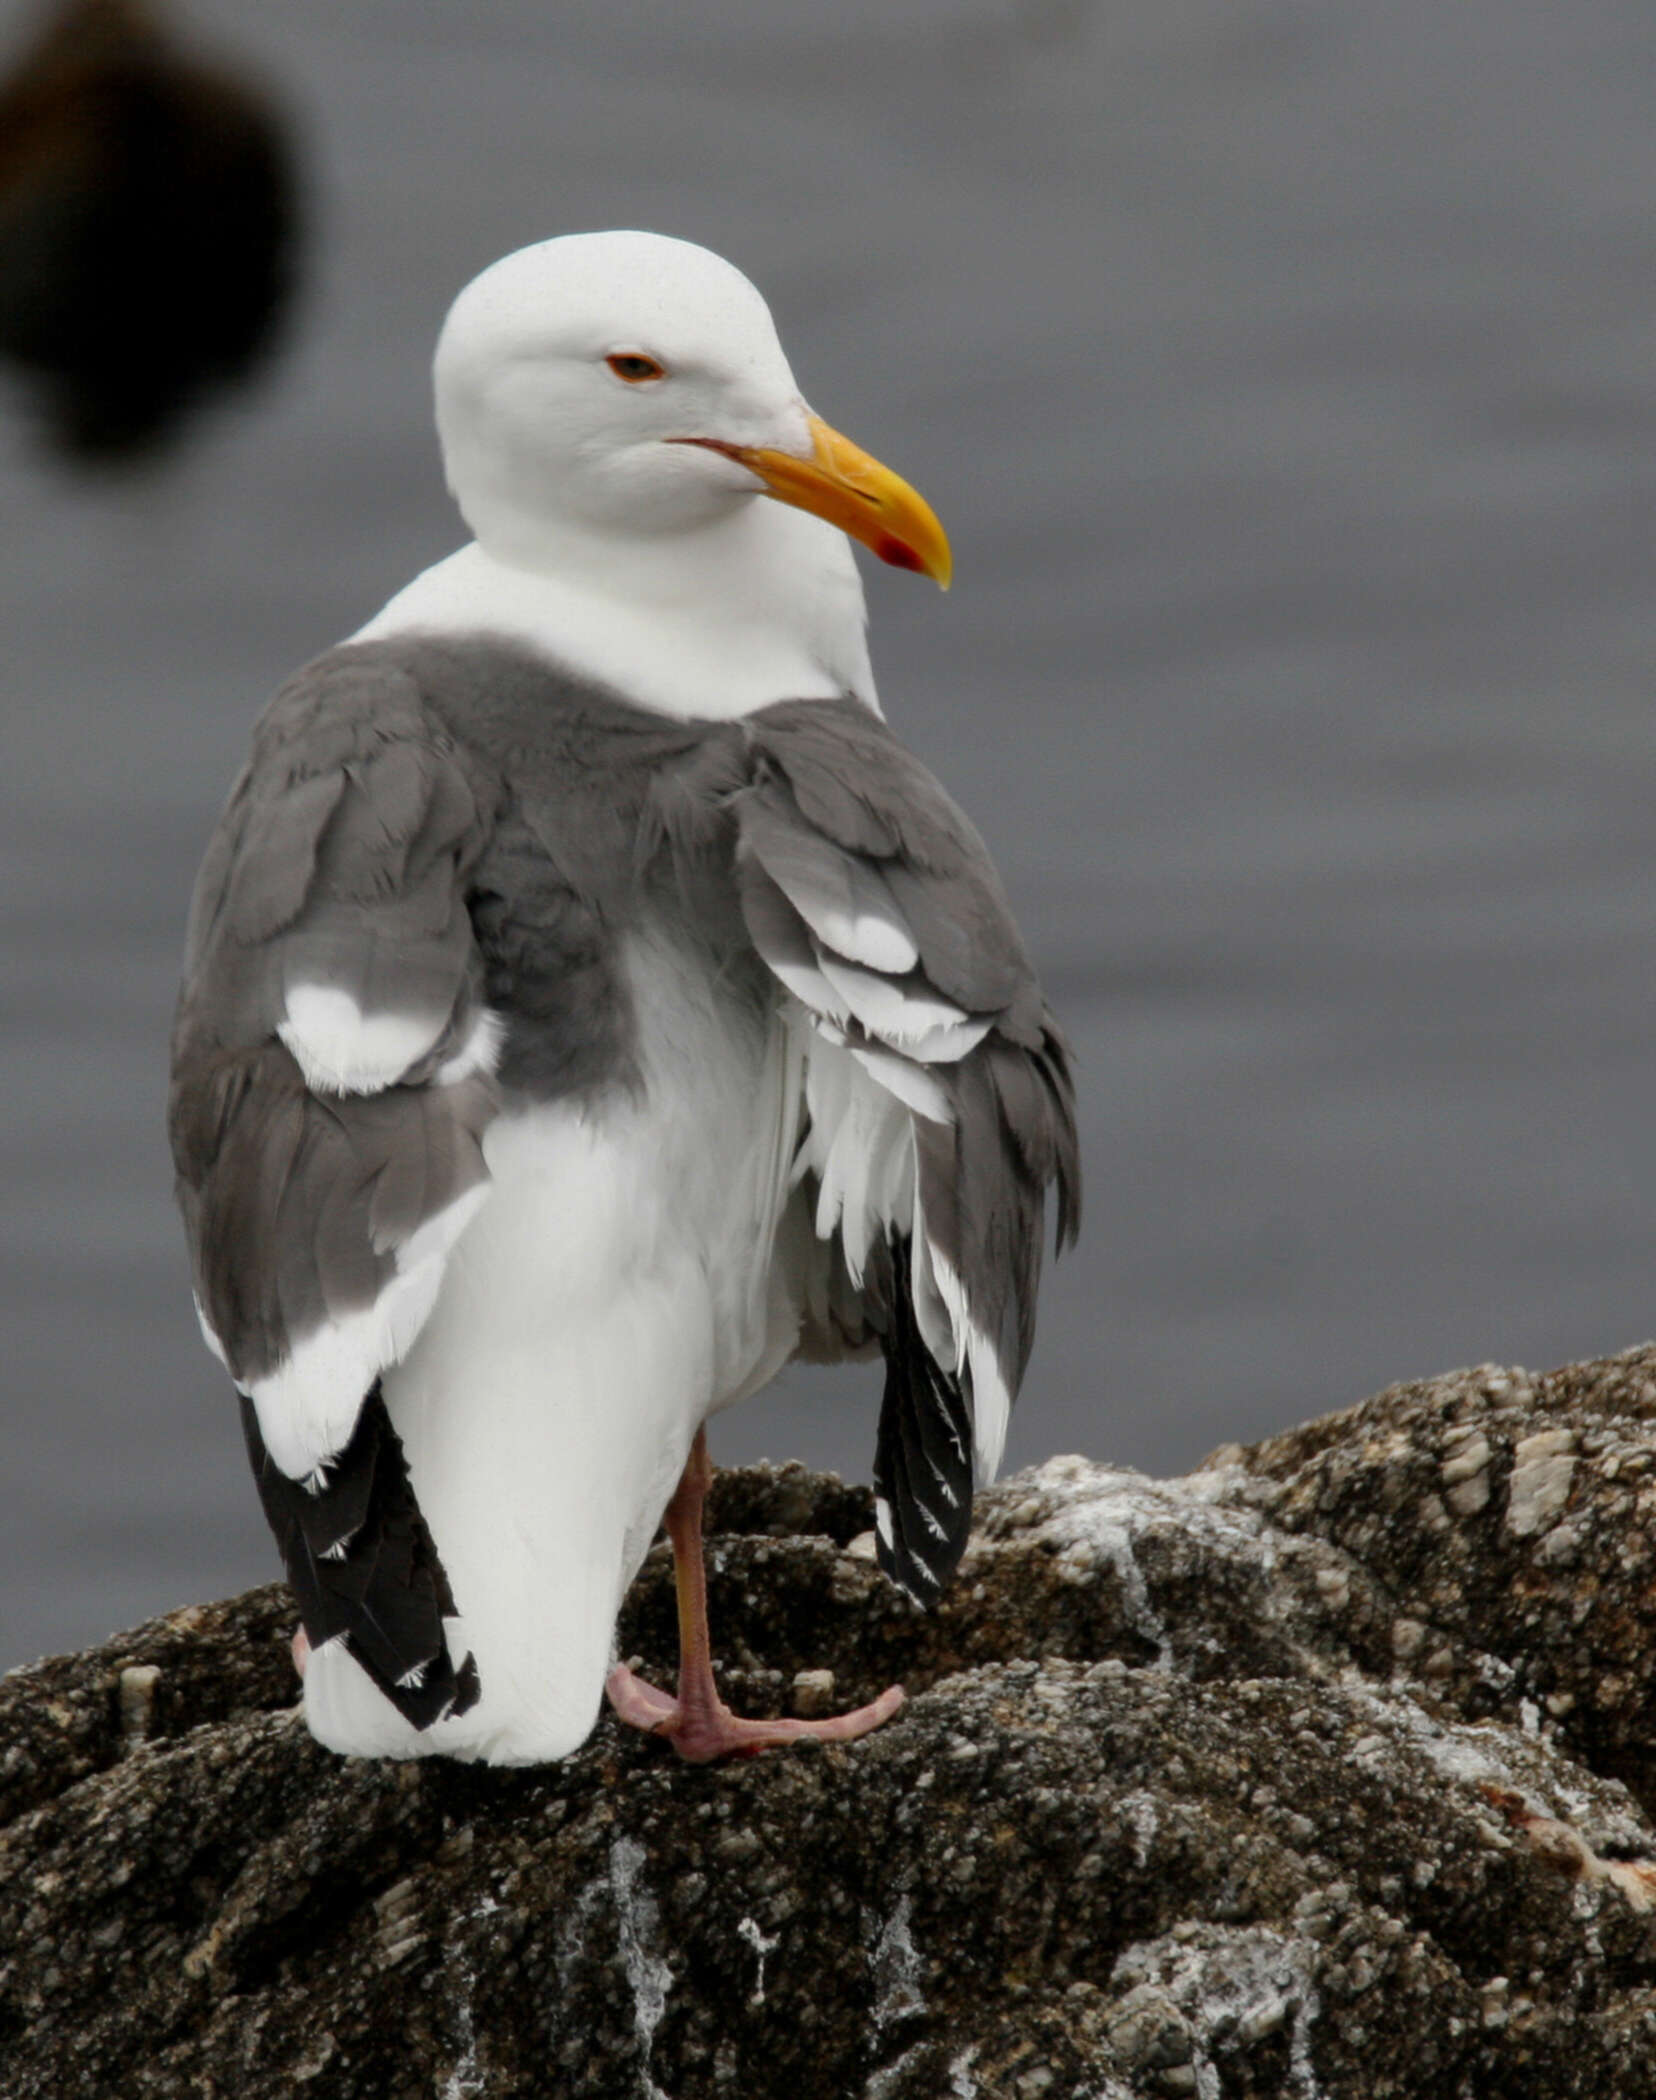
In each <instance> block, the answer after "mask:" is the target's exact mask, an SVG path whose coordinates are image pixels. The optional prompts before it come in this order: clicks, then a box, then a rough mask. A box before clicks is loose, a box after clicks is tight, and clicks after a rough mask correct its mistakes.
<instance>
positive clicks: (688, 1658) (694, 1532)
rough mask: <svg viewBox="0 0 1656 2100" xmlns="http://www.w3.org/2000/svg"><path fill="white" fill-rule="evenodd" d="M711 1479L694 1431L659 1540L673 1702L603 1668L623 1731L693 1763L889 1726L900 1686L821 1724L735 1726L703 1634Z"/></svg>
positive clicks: (623, 1672) (848, 1737)
mask: <svg viewBox="0 0 1656 2100" xmlns="http://www.w3.org/2000/svg"><path fill="white" fill-rule="evenodd" d="M712 1478H713V1466H712V1462H711V1461H710V1460H709V1458H708V1456H707V1436H706V1432H705V1431H703V1430H700V1429H698V1430H697V1431H696V1441H695V1442H694V1443H693V1444H692V1445H691V1446H690V1456H689V1458H688V1459H687V1460H686V1461H685V1467H684V1475H683V1478H682V1479H681V1480H680V1481H679V1484H678V1486H677V1487H676V1488H675V1489H674V1490H673V1499H672V1501H671V1502H669V1503H668V1505H667V1519H666V1522H667V1537H668V1539H669V1540H670V1542H671V1544H672V1548H673V1581H674V1585H675V1587H676V1589H677V1591H678V1616H679V1681H678V1697H677V1698H676V1699H672V1698H669V1697H668V1695H667V1694H666V1693H665V1692H662V1691H658V1690H657V1689H656V1687H655V1686H654V1685H653V1684H646V1683H645V1682H644V1680H643V1679H642V1678H641V1677H635V1676H634V1675H633V1673H632V1671H631V1670H629V1669H628V1668H627V1667H626V1665H625V1664H624V1663H618V1664H617V1665H616V1667H615V1668H614V1669H613V1670H611V1672H610V1674H609V1680H608V1682H607V1683H606V1685H605V1687H604V1689H605V1691H606V1692H607V1693H608V1694H609V1702H610V1704H611V1706H613V1707H614V1708H615V1711H616V1712H617V1713H618V1714H619V1715H620V1717H621V1719H622V1720H623V1721H625V1722H627V1723H628V1725H629V1726H630V1727H633V1728H642V1729H644V1730H645V1731H646V1733H648V1734H652V1735H664V1736H666V1737H667V1738H668V1740H669V1741H670V1742H671V1743H672V1745H673V1748H674V1749H675V1750H676V1751H677V1752H678V1754H679V1756H680V1757H682V1758H684V1759H685V1760H686V1761H687V1762H688V1763H690V1764H693V1765H705V1764H711V1763H713V1762H714V1760H715V1759H717V1758H721V1757H753V1756H756V1755H757V1754H758V1753H759V1752H760V1751H761V1750H768V1749H770V1748H772V1747H773V1746H774V1745H776V1744H779V1743H797V1742H798V1741H799V1740H800V1739H801V1737H803V1736H810V1737H812V1738H813V1739H814V1740H815V1741H817V1742H820V1743H845V1742H850V1741H852V1740H853V1739H854V1738H855V1737H857V1736H859V1735H867V1734H868V1733H869V1731H870V1730H871V1729H875V1728H878V1727H879V1726H880V1725H881V1723H882V1722H885V1721H889V1720H890V1719H891V1717H892V1715H893V1714H894V1713H896V1711H897V1710H898V1708H899V1707H900V1706H901V1705H902V1703H903V1689H902V1686H901V1685H896V1684H894V1685H891V1686H890V1687H888V1689H887V1690H885V1691H883V1692H882V1693H881V1694H880V1696H879V1698H878V1699H876V1700H874V1701H873V1702H872V1704H871V1705H868V1706H859V1707H858V1708H857V1709H856V1710H855V1711H854V1712H852V1713H848V1714H836V1715H833V1716H831V1717H830V1718H829V1719H827V1720H823V1721H743V1720H739V1719H738V1718H737V1716H736V1715H735V1714H733V1713H732V1712H731V1710H730V1708H729V1707H728V1706H726V1705H725V1703H724V1701H723V1700H722V1699H721V1698H720V1697H719V1694H718V1689H717V1687H716V1686H715V1685H714V1682H713V1657H712V1650H711V1647H710V1645H709V1642H708V1636H707V1576H706V1571H705V1570H704V1568H703V1565H702V1543H701V1542H702V1504H703V1503H704V1502H705V1501H706V1499H707V1490H708V1485H709V1483H710V1482H711V1480H712Z"/></svg>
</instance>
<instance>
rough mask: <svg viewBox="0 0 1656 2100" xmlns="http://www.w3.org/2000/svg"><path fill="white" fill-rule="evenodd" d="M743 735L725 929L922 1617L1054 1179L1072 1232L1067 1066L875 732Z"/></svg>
mask: <svg viewBox="0 0 1656 2100" xmlns="http://www.w3.org/2000/svg"><path fill="white" fill-rule="evenodd" d="M750 739H751V743H750V752H751V757H750V772H749V779H748V784H747V785H745V786H744V787H742V788H741V789H740V790H738V791H737V793H736V794H735V795H734V797H733V807H734V812H735V817H736V822H737V831H738V844H737V867H738V878H739V883H740V890H741V899H742V909H743V914H744V917H745V919H746V922H747V927H748V931H749V934H750V935H751V937H752V939H753V942H754V945H755V947H756V948H757V949H758V951H759V954H760V955H761V957H762V958H763V959H764V961H765V962H766V964H767V965H768V966H769V968H770V969H771V970H772V971H773V973H774V974H775V975H776V977H777V978H778V979H779V980H780V981H781V983H782V984H783V985H784V986H785V987H786V988H787V990H788V992H789V993H790V994H791V995H792V1002H793V1011H794V1014H795V1018H796V1022H797V1024H798V1025H799V1027H800V1029H801V1033H802V1036H803V1040H804V1044H805V1092H806V1108H807V1113H808V1119H809V1127H808V1129H807V1131H806V1134H805V1137H804V1140H803V1142H802V1146H801V1154H800V1161H799V1172H800V1173H801V1176H802V1178H805V1179H806V1180H808V1182H809V1183H810V1184H811V1185H812V1187H813V1188H814V1192H815V1197H816V1228H817V1231H818V1234H819V1235H820V1236H821V1237H822V1238H823V1239H825V1240H831V1241H832V1242H833V1243H834V1245H835V1247H836V1249H837V1251H838V1254H839V1256H840V1258H841V1259H842V1261H843V1265H844V1269H845V1271H846V1274H847V1277H848V1279H849V1281H850V1283H851V1285H852V1286H853V1288H854V1289H855V1290H857V1291H859V1292H860V1294H861V1298H862V1302H863V1309H864V1314H865V1317H866V1319H867V1321H868V1323H869V1325H870V1326H871V1327H872V1328H873V1329H874V1330H875V1331H877V1332H878V1333H879V1335H880V1339H881V1346H882V1348H883V1350H884V1353H885V1357H886V1369H887V1375H886V1390H885V1398H884V1402H883V1404H882V1408H881V1416H880V1428H879V1440H878V1449H877V1453H876V1463H875V1487H876V1491H877V1495H878V1498H879V1499H878V1504H877V1508H878V1514H879V1526H880V1551H881V1558H882V1561H883V1563H884V1565H885V1566H886V1567H887V1569H888V1572H890V1573H892V1574H893V1575H894V1576H895V1577H896V1578H897V1579H898V1580H899V1581H901V1582H902V1583H903V1584H904V1586H905V1587H906V1588H908V1589H909V1590H910V1591H911V1593H913V1594H914V1595H915V1596H917V1597H918V1598H920V1600H921V1601H922V1602H929V1601H930V1600H931V1598H932V1597H933V1596H935V1595H936V1593H937V1591H938V1589H939V1588H940V1586H941V1583H942V1581H943V1579H944V1578H945V1577H946V1576H947V1574H948V1573H949V1572H950V1571H951V1570H952V1569H953V1567H954V1565H955V1562H956V1561H957V1560H958V1559H959V1557H960V1553H961V1552H962V1550H963V1549H964V1546H965V1540H966V1533H967V1529H968V1527H969V1524H970V1514H971V1492H972V1486H973V1480H974V1471H975V1474H976V1477H980V1478H992V1477H993V1474H994V1471H995V1468H996V1466H997V1465H998V1464H999V1461H1000V1454H1001V1449H1002V1446H1003V1444H1004V1440H1005V1434H1006V1424H1007V1417H1008V1414H1009V1412H1010V1409H1011V1405H1012V1402H1013V1400H1014V1398H1015V1397H1016V1394H1017V1390H1018V1386H1019V1384H1020V1382H1021V1380H1022V1377H1023V1373H1024V1369H1025V1367H1026V1365H1027V1363H1028V1359H1029V1352H1030V1347H1031V1344H1032V1342H1033V1339H1034V1320H1035V1299H1036V1293H1037V1289H1038V1286H1039V1282H1040V1271H1041V1253H1042V1240H1043V1233H1044V1223H1045V1209H1046V1192H1047V1190H1048V1188H1049V1187H1055V1188H1056V1194H1057V1244H1058V1246H1059V1248H1060V1250H1061V1249H1062V1248H1063V1247H1064V1246H1066V1245H1067V1244H1069V1243H1070V1242H1071V1241H1072V1240H1073V1239H1074V1237H1075V1234H1076V1231H1077V1228H1078V1226H1079V1222H1080V1192H1081V1175H1080V1159H1079V1151H1078V1146H1077V1140H1076V1130H1075V1105H1074V1091H1073V1086H1072V1082H1071V1077H1070V1064H1069V1050H1068V1046H1067V1044H1066V1043H1065V1040H1064V1037H1063V1035H1062V1033H1061V1031H1060V1030H1059V1028H1058V1026H1057V1023H1056V1022H1055V1021H1054V1019H1053V1017H1052V1015H1051V1013H1050V1012H1049V1011H1048V1009H1047V1006H1046V1003H1045V1001H1044V999H1043V998H1042V996H1041V992H1040V987H1039V985H1038V983H1037V981H1036V978H1035V973H1034V971H1033V969H1032V968H1031V966H1030V963H1029V959H1028V957H1027V955H1026V954H1025V952H1024V948H1023V944H1022V942H1021V940H1020V939H1019V936H1018V932H1017V928H1016V926H1015V924H1014V923H1013V919H1012V914H1011V910H1010V907H1009V905H1008V903H1007V900H1006V896H1005V892H1004V891H1003V889H1002V887H1001V884H1000V880H999V877H998V876H997V875H996V873H995V869H994V866H993V863H992V862H991V861H990V858H989V855H988V851H987V849H986V848H985V846H984V844H983V842H982V840H981V839H980V838H979V837H978V835H977V833H976V831H975V830H974V829H973V827H972V826H971V824H970V823H969V822H968V821H967V819H966V818H965V816H964V815H962V813H961V811H960V810H959V809H958V808H957V807H956V806H955V804H954V803H953V802H952V801H951V800H950V798H949V797H948V795H947V794H946V793H945V792H944V790H943V789H942V787H941V786H939V784H938V782H937V781H936V780H935V779H934V778H933V777H932V775H931V774H930V773H929V772H928V771H927V770H926V768H925V767H924V766H922V765H921V764H920V762H919V761H918V760H917V759H916V758H914V757H913V756H912V755H911V754H910V753H908V752H907V751H905V750H904V749H903V748H902V746H901V745H900V744H899V743H898V742H897V741H896V739H895V738H894V737H893V736H892V735H891V733H890V731H889V730H887V728H886V727H885V725H884V723H882V722H880V721H879V720H877V719H876V718H874V717H872V716H870V715H869V714H868V713H867V712H866V711H865V710H864V709H862V708H861V707H859V706H857V705H856V704H855V703H853V702H850V701H846V702H843V703H841V702H822V701H808V702H789V703H785V704H783V705H781V706H776V707H770V708H765V709H763V710H761V711H760V712H759V714H757V715H756V716H754V717H753V718H752V719H751V723H750ZM840 1324H841V1325H843V1320H842V1321H841V1322H840ZM974 1461H975V1468H974Z"/></svg>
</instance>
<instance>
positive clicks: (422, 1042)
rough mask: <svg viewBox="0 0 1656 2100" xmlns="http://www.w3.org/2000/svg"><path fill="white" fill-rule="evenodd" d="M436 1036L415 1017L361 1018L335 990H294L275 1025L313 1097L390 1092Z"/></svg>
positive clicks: (435, 1028)
mask: <svg viewBox="0 0 1656 2100" xmlns="http://www.w3.org/2000/svg"><path fill="white" fill-rule="evenodd" d="M442 1032H443V1024H442V1022H441V1021H436V1020H431V1019H429V1018H425V1017H422V1016H420V1015H417V1014H367V1013H364V1012H363V1010H362V1008H361V1007H360V1006H358V1004H357V1002H356V1001H355V1000H354V999H353V998H352V997H351V995H350V993H349V992H347V991H345V990H343V989H342V988H341V987H340V986H339V985H337V984H296V985H294V986H293V987H292V988H291V990H290V991H289V992H288V995H287V1011H286V1013H285V1014H284V1015H283V1017H282V1019H281V1020H280V1021H279V1022H278V1023H277V1024H276V1033H277V1035H279V1036H280V1037H281V1039H282V1041H283V1042H284V1043H285V1044H286V1045H287V1047H288V1049H289V1050H291V1051H292V1053H293V1055H294V1058H295V1059H296V1060H297V1062H298V1066H299V1069H300V1071H301V1072H303V1073H304V1075H305V1084H306V1085H307V1086H308V1087H309V1088H310V1090H311V1092H312V1093H313V1094H377V1093H379V1092H380V1091H381V1089H382V1088H384V1087H388V1086H395V1085H396V1083H397V1081H398V1080H399V1079H400V1078H401V1077H402V1075H403V1074H404V1073H405V1072H406V1071H407V1070H408V1069H409V1067H410V1066H411V1065H415V1064H418V1063H419V1061H420V1059H421V1058H422V1057H424V1056H425V1055H426V1053H427V1052H428V1051H429V1050H430V1048H431V1046H432V1044H433V1043H435V1042H436V1040H437V1038H438V1037H439V1036H440V1035H441V1034H442ZM463 1054H464V1053H463V1052H462V1055H463Z"/></svg>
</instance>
